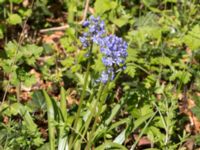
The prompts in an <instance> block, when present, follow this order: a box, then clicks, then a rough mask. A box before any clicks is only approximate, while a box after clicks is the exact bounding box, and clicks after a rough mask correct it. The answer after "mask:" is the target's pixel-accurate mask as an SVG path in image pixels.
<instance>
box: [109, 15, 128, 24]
mask: <svg viewBox="0 0 200 150" xmlns="http://www.w3.org/2000/svg"><path fill="white" fill-rule="evenodd" d="M130 18H131V16H130V15H123V16H121V17H120V18H116V19H113V20H112V22H113V23H114V24H116V25H117V26H118V27H122V26H124V25H126V24H128V23H129V19H130Z"/></svg>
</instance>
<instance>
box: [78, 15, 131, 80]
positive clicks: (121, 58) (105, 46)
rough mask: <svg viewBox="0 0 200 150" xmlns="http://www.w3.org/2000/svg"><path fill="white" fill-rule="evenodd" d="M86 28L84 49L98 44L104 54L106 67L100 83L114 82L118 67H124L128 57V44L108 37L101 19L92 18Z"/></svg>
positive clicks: (82, 40) (85, 23)
mask: <svg viewBox="0 0 200 150" xmlns="http://www.w3.org/2000/svg"><path fill="white" fill-rule="evenodd" d="M83 26H84V27H88V32H86V33H84V34H83V36H82V37H80V41H81V42H82V44H83V46H84V47H89V46H90V44H92V43H96V44H98V45H99V46H100V50H101V52H102V54H103V58H102V62H103V64H104V65H105V67H106V70H104V71H103V72H102V74H101V77H100V79H99V80H100V81H101V82H103V83H106V82H107V81H108V80H113V78H114V72H115V69H116V67H123V66H124V63H125V59H126V57H127V47H128V45H127V43H126V42H125V41H124V40H123V39H122V38H119V37H117V36H116V35H107V36H106V34H105V33H106V32H105V24H104V22H103V21H101V20H100V18H99V17H98V18H95V17H94V16H91V17H90V18H89V20H87V21H85V22H84V23H83Z"/></svg>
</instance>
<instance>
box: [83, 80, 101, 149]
mask: <svg viewBox="0 0 200 150" xmlns="http://www.w3.org/2000/svg"><path fill="white" fill-rule="evenodd" d="M104 89H105V86H104V85H103V84H102V83H101V85H100V89H99V91H98V96H97V102H100V105H99V107H98V113H97V115H96V116H95V120H94V123H93V126H92V131H91V133H90V135H89V141H88V143H87V145H86V148H85V149H86V150H89V149H90V146H91V144H92V141H93V140H92V139H93V138H92V137H93V135H94V131H95V129H96V126H97V121H98V118H99V115H100V114H101V109H102V106H103V103H104V101H103V100H102V101H101V95H102V92H103V90H104ZM95 108H96V106H94V110H95ZM94 113H95V112H94Z"/></svg>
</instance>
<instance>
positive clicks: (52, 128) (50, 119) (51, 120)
mask: <svg viewBox="0 0 200 150" xmlns="http://www.w3.org/2000/svg"><path fill="white" fill-rule="evenodd" d="M43 94H44V97H45V101H46V104H47V115H48V131H49V142H50V150H55V134H54V133H55V126H54V107H53V103H52V100H51V98H50V97H49V95H48V94H47V92H46V91H45V90H43Z"/></svg>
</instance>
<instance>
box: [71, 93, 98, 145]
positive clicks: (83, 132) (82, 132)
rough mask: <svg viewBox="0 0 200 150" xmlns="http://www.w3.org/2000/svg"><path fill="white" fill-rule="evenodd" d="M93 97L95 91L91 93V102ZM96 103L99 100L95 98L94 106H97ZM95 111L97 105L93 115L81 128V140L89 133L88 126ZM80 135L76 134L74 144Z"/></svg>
mask: <svg viewBox="0 0 200 150" xmlns="http://www.w3.org/2000/svg"><path fill="white" fill-rule="evenodd" d="M93 98H94V92H93V93H92V94H91V95H90V98H89V102H90V101H91V100H92V99H93ZM96 104H97V100H95V104H94V106H95V105H96ZM94 111H95V107H94V108H93V109H92V111H91V115H90V116H89V117H88V119H87V120H86V122H85V124H84V126H83V127H82V128H81V130H80V133H81V140H84V137H85V134H86V133H87V131H88V127H89V125H90V122H91V120H92V118H93V115H92V114H94V113H95V112H94ZM78 137H80V135H77V136H76V138H75V140H74V142H73V143H72V145H74V143H75V141H76V140H77V139H78Z"/></svg>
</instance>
